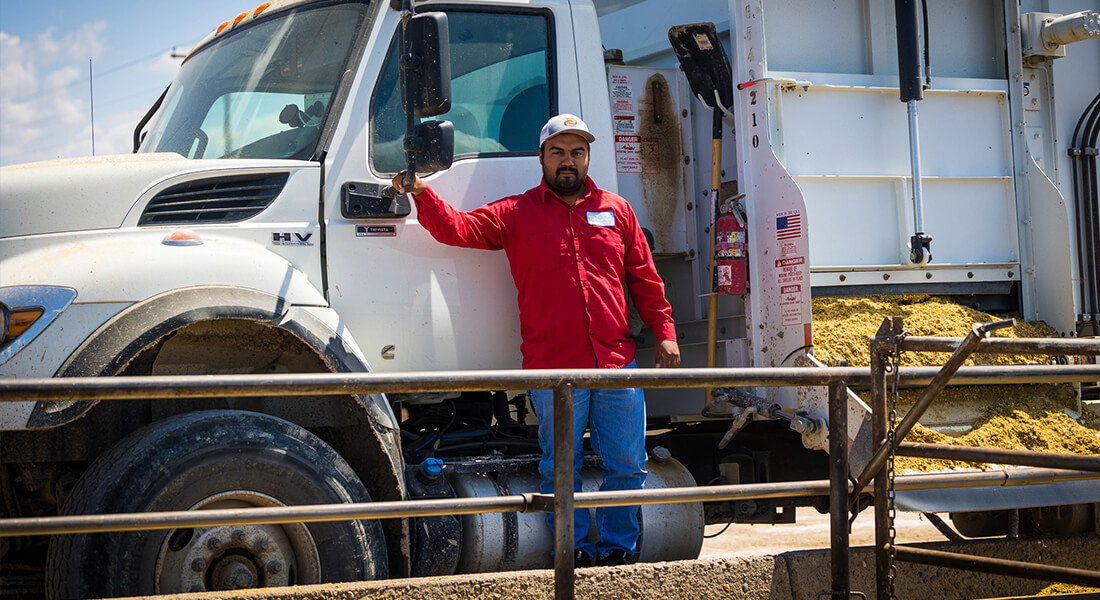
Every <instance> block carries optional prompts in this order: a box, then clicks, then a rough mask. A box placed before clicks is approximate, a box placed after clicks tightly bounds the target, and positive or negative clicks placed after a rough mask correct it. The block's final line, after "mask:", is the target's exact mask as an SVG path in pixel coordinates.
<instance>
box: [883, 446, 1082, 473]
mask: <svg viewBox="0 0 1100 600" xmlns="http://www.w3.org/2000/svg"><path fill="white" fill-rule="evenodd" d="M896 454H897V455H898V456H912V457H916V458H943V459H949V460H964V461H970V462H980V463H996V464H1002V465H1022V466H1027V467H1045V468H1048V469H1075V470H1079V471H1091V472H1093V473H1100V456H1081V455H1077V454H1062V453H1057V452H1035V451H1033V450H1002V449H1001V448H971V447H968V446H950V445H948V444H928V443H923V442H920V443H917V442H902V443H901V444H900V445H899V446H898V450H897V452H896Z"/></svg>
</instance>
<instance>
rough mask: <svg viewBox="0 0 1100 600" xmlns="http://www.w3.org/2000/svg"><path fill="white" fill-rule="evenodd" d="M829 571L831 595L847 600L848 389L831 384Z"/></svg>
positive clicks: (848, 589)
mask: <svg viewBox="0 0 1100 600" xmlns="http://www.w3.org/2000/svg"><path fill="white" fill-rule="evenodd" d="M829 507H830V510H829V530H830V536H829V543H830V547H829V550H830V555H829V568H830V570H831V574H832V576H831V580H832V581H831V588H832V589H831V594H830V595H831V596H832V597H834V598H842V599H843V600H848V598H850V595H849V593H850V591H851V589H850V588H851V583H850V581H849V580H850V575H849V574H850V570H849V566H848V549H849V548H848V546H849V531H848V387H847V386H846V385H845V384H844V383H833V384H830V385H829Z"/></svg>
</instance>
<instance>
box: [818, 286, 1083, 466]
mask: <svg viewBox="0 0 1100 600" xmlns="http://www.w3.org/2000/svg"><path fill="white" fill-rule="evenodd" d="M813 316H814V355H815V356H816V357H817V358H818V360H820V361H821V362H823V363H825V364H827V365H835V364H843V362H842V361H847V363H848V364H850V365H852V366H867V365H868V363H869V357H870V352H869V349H868V340H869V338H871V337H872V336H874V334H875V332H876V331H878V328H879V325H880V324H881V323H882V320H883V318H885V317H890V316H901V317H903V318H904V320H905V330H906V331H907V332H908V333H909V334H911V335H922V336H938V337H964V336H966V335H967V334H968V333H969V332H970V329H971V326H972V325H973V324H974V323H988V322H991V321H997V320H1000V319H1002V318H1007V317H996V316H993V315H990V314H987V313H983V312H981V311H978V310H974V309H972V308H969V307H966V306H962V305H959V304H956V303H954V302H951V301H950V300H947V299H943V298H935V297H927V296H903V297H842V298H814V300H813ZM993 335H994V336H998V337H1052V336H1054V335H1056V332H1055V331H1054V329H1053V328H1051V327H1049V326H1047V325H1046V324H1045V323H1042V322H1038V323H1029V322H1025V321H1017V324H1016V326H1015V327H1013V328H1010V329H1003V330H1000V331H997V332H994V334H993ZM949 356H950V355H949V354H946V353H917V352H906V353H904V354H903V355H902V360H901V364H902V366H939V365H942V364H943V363H944V362H945V361H946V360H947V358H948V357H949ZM1054 361H1055V357H1052V356H1041V355H999V354H974V355H971V357H970V358H969V359H968V360H967V362H966V364H970V365H974V364H976V365H1007V364H1052V363H1054ZM921 391H922V390H921V389H904V390H899V398H898V413H899V415H903V414H904V413H905V411H906V410H908V408H909V407H910V406H912V405H913V403H914V402H915V401H916V400H917V398H918V397H919V396H920V393H921ZM860 395H861V396H863V397H864V400H865V401H867V400H869V393H866V392H864V393H861V394H860ZM935 403H936V404H942V405H947V406H966V407H967V408H968V409H969V410H971V411H972V412H973V416H974V417H975V419H974V421H973V428H972V430H971V431H970V432H969V433H966V434H965V435H963V436H961V437H950V436H947V435H944V434H942V433H939V432H936V431H933V430H931V429H928V428H926V427H923V426H921V425H917V426H916V427H915V428H914V429H913V431H911V432H910V434H909V435H908V436H907V437H906V440H907V441H911V442H926V443H936V444H953V445H963V446H972V447H993V448H1005V449H1023V450H1034V451H1040V452H1061V453H1072V454H1100V431H1098V429H1100V419H1098V418H1097V416H1096V415H1094V414H1092V413H1090V412H1088V411H1087V410H1086V411H1085V412H1084V413H1083V414H1080V415H1078V413H1077V412H1076V409H1077V408H1078V405H1077V396H1076V392H1075V391H1074V388H1073V387H1072V386H1069V385H1026V386H1024V385H994V386H967V387H949V388H947V389H946V390H944V392H943V393H942V394H940V396H939V397H938V398H937V399H936V401H935ZM1067 409H1068V411H1067ZM1067 412H1068V413H1070V414H1067ZM1071 414H1072V415H1073V416H1070V415H1071ZM1074 417H1078V418H1074ZM896 467H897V469H898V472H906V471H910V472H912V471H917V472H928V471H942V470H973V469H990V468H1000V466H999V465H998V466H991V465H988V464H981V463H967V462H961V461H945V460H934V459H924V458H912V457H898V458H897V461H896Z"/></svg>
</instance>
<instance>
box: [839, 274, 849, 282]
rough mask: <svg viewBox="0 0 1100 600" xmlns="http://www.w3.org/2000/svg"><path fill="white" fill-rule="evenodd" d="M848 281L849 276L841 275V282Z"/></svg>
mask: <svg viewBox="0 0 1100 600" xmlns="http://www.w3.org/2000/svg"><path fill="white" fill-rule="evenodd" d="M846 279H848V276H847V275H841V276H840V280H841V281H844V280H846Z"/></svg>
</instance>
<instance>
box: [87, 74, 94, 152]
mask: <svg viewBox="0 0 1100 600" xmlns="http://www.w3.org/2000/svg"><path fill="white" fill-rule="evenodd" d="M88 110H89V111H91V117H92V156H95V94H94V93H92V59H90V58H89V59H88Z"/></svg>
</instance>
